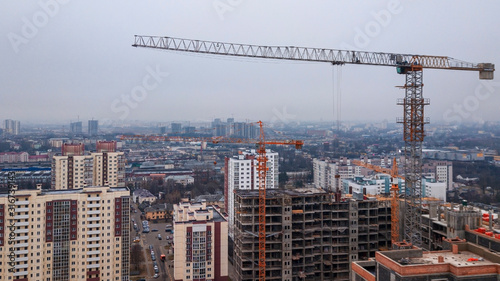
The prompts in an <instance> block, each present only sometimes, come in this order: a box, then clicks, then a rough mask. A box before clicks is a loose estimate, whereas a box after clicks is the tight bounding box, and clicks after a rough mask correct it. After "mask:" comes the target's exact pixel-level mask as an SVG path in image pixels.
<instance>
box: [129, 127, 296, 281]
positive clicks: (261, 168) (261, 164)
mask: <svg viewBox="0 0 500 281" xmlns="http://www.w3.org/2000/svg"><path fill="white" fill-rule="evenodd" d="M257 123H258V124H259V129H260V134H259V139H243V138H225V137H213V138H209V137H201V138H197V137H177V136H146V135H131V136H127V135H123V136H121V137H120V139H122V140H142V141H202V142H203V141H204V142H207V143H250V144H256V145H257V152H258V156H257V163H258V165H257V173H258V177H259V280H266V178H267V170H268V168H267V157H266V144H269V145H294V146H295V148H296V149H301V148H302V146H303V145H304V141H302V140H266V139H265V134H264V127H263V123H262V121H259V122H257Z"/></svg>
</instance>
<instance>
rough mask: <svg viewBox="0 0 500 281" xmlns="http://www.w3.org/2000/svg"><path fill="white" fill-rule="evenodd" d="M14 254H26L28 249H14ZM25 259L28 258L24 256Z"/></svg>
mask: <svg viewBox="0 0 500 281" xmlns="http://www.w3.org/2000/svg"><path fill="white" fill-rule="evenodd" d="M14 254H16V255H26V254H28V250H19V251H14ZM27 259H28V258H27V257H26V260H27ZM16 261H17V259H16Z"/></svg>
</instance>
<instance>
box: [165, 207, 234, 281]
mask: <svg viewBox="0 0 500 281" xmlns="http://www.w3.org/2000/svg"><path fill="white" fill-rule="evenodd" d="M173 217H174V220H173V221H174V245H175V254H174V280H175V281H182V280H184V281H189V280H213V281H227V280H228V258H227V254H228V250H227V241H228V240H227V220H226V218H225V217H224V214H223V213H222V212H221V210H220V208H218V207H217V206H210V207H209V206H207V205H206V204H205V203H192V204H191V203H189V202H187V200H186V201H183V202H180V203H179V204H177V205H174V216H173Z"/></svg>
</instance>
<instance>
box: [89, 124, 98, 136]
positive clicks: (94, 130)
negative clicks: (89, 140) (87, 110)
mask: <svg viewBox="0 0 500 281" xmlns="http://www.w3.org/2000/svg"><path fill="white" fill-rule="evenodd" d="M88 132H89V136H91V137H93V136H97V134H98V132H99V121H98V120H89V123H88Z"/></svg>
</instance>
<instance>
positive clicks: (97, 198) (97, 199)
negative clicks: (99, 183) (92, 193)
mask: <svg viewBox="0 0 500 281" xmlns="http://www.w3.org/2000/svg"><path fill="white" fill-rule="evenodd" d="M87 201H101V197H89V198H87Z"/></svg>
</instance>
